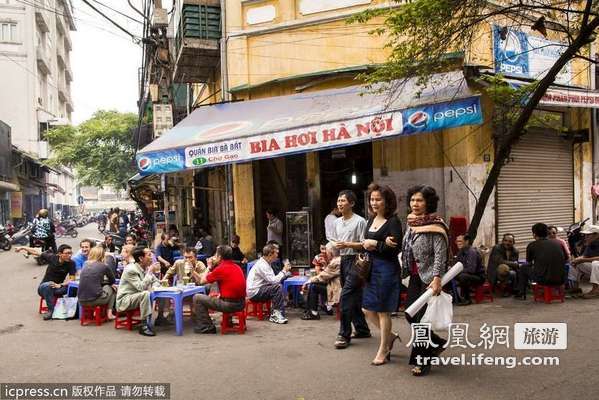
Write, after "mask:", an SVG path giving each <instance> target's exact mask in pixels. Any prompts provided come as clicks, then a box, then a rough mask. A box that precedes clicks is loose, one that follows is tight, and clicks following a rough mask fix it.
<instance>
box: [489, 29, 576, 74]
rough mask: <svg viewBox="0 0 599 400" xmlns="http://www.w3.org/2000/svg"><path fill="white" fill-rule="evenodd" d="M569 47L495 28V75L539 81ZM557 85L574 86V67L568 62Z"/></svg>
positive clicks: (520, 32) (521, 33)
mask: <svg viewBox="0 0 599 400" xmlns="http://www.w3.org/2000/svg"><path fill="white" fill-rule="evenodd" d="M565 50H566V46H565V45H563V44H561V43H559V42H552V41H550V40H547V39H544V38H541V37H537V36H533V35H530V34H527V33H525V32H522V31H518V30H515V29H510V28H504V27H501V26H498V25H494V26H493V60H494V62H495V72H496V73H502V74H503V75H505V76H511V77H517V78H526V79H540V78H542V77H543V76H545V74H547V72H548V71H549V69H550V68H551V67H552V66H553V64H555V62H556V61H557V59H558V58H559V57H560V55H561V54H562V53H563V52H564V51H565ZM555 83H559V84H563V85H572V84H573V82H572V63H571V62H568V63H567V64H566V65H565V66H564V68H562V70H561V71H560V73H559V74H558V75H557V77H556V78H555Z"/></svg>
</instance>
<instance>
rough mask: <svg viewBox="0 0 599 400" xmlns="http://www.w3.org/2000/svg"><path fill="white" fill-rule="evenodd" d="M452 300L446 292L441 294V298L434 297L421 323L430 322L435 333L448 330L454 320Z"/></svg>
mask: <svg viewBox="0 0 599 400" xmlns="http://www.w3.org/2000/svg"><path fill="white" fill-rule="evenodd" d="M452 300H453V299H452V298H451V295H449V294H447V293H445V292H441V294H440V295H439V296H432V297H431V298H430V299H429V300H428V303H427V306H426V312H425V313H424V316H423V317H422V319H421V320H420V322H422V323H427V322H430V324H431V329H433V330H435V331H444V330H447V329H448V328H449V324H451V320H452V319H453V306H452V304H451V303H452Z"/></svg>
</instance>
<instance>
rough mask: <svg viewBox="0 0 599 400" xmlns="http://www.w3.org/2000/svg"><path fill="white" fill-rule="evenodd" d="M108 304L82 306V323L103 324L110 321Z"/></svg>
mask: <svg viewBox="0 0 599 400" xmlns="http://www.w3.org/2000/svg"><path fill="white" fill-rule="evenodd" d="M107 313H108V304H102V305H99V306H83V305H82V306H81V318H80V319H79V322H80V323H81V325H87V324H93V323H95V324H96V325H97V326H100V325H102V322H106V321H108V314H107Z"/></svg>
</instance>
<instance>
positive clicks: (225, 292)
mask: <svg viewBox="0 0 599 400" xmlns="http://www.w3.org/2000/svg"><path fill="white" fill-rule="evenodd" d="M211 264H212V272H204V273H203V274H202V275H201V277H200V284H205V283H215V282H217V283H218V287H219V290H220V297H211V296H206V295H204V294H196V295H195V296H193V304H194V310H195V314H196V326H195V328H194V329H193V330H194V332H195V333H216V327H215V326H214V323H213V322H212V319H211V318H210V315H208V310H216V311H221V312H225V313H234V312H238V311H242V310H243V309H244V307H245V277H244V276H243V271H242V270H241V267H239V265H237V264H235V263H234V262H233V249H231V246H227V245H221V246H218V247H217V248H216V254H215V255H214V256H213V257H212V262H211Z"/></svg>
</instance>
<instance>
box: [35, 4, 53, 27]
mask: <svg viewBox="0 0 599 400" xmlns="http://www.w3.org/2000/svg"><path fill="white" fill-rule="evenodd" d="M44 8H45V7H42V6H40V5H37V4H36V6H35V23H36V24H37V26H38V27H39V28H40V30H41V31H42V32H49V31H50V23H49V21H50V16H49V12H48V11H47V10H44Z"/></svg>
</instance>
